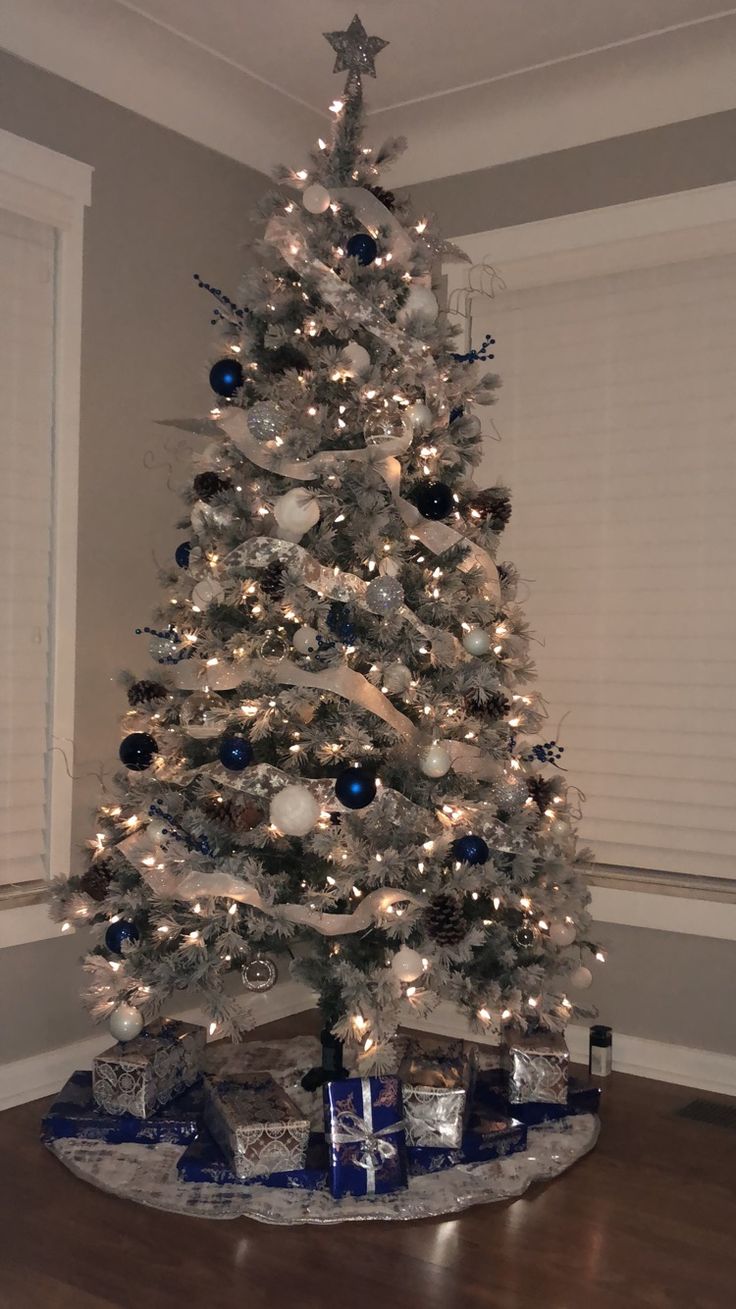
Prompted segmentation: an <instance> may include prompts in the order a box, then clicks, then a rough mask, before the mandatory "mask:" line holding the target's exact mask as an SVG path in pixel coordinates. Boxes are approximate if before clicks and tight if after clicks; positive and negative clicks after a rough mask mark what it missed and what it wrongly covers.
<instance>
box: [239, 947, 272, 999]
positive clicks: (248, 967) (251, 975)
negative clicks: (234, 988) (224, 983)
mask: <svg viewBox="0 0 736 1309" xmlns="http://www.w3.org/2000/svg"><path fill="white" fill-rule="evenodd" d="M241 972H242V978H243V985H244V986H247V988H248V990H249V991H270V990H271V987H272V986H274V985H275V983H276V979H277V978H278V975H279V974H278V969H277V967H276V965H275V963H274V962H273V959H267V958H266V957H265V956H264V955H256V957H255V959H249V960H248V962H247V963H246V964H243V967H242V970H241Z"/></svg>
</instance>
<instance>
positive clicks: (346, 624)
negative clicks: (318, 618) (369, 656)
mask: <svg viewBox="0 0 736 1309" xmlns="http://www.w3.org/2000/svg"><path fill="white" fill-rule="evenodd" d="M351 618H352V615H351V613H350V610H349V609H348V606H347V605H344V604H341V603H340V601H339V600H336V601H335V602H334V603H333V604H331V605H330V608H329V612H328V614H327V626H328V627H329V629H330V631H331V632H333V633H334V634H335V636H336V637H337V639H338V641H342V642H343V643H344V644H345V645H350V643H351V641H352V640H353V639H354V637H355V628H354V626H353V624H352V622H351Z"/></svg>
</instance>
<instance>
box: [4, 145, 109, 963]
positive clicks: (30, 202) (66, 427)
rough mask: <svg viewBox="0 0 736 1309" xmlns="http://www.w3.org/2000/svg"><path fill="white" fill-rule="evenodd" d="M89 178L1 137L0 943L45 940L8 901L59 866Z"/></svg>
mask: <svg viewBox="0 0 736 1309" xmlns="http://www.w3.org/2000/svg"><path fill="white" fill-rule="evenodd" d="M90 175H91V170H90V169H89V168H88V167H87V166H86V165H84V164H80V163H78V162H77V161H76V160H71V159H66V158H65V157H64V156H62V155H58V154H56V153H55V152H53V151H50V150H46V149H44V148H42V147H40V146H37V145H33V144H32V143H30V142H27V141H23V140H21V139H20V138H18V137H15V136H12V135H11V134H10V133H6V132H0V393H1V394H2V406H0V429H1V439H0V601H1V603H2V613H3V642H2V654H0V707H1V715H0V942H2V943H8V942H11V943H14V942H16V941H18V940H23V939H34V938H35V937H37V936H38V935H45V934H46V932H45V929H44V926H43V914H44V913H45V910H43V906H40V905H39V906H37V909H39V910H41V911H42V913H36V914H35V915H34V914H33V913H32V912H30V910H29V907H28V904H27V903H26V904H25V905H24V906H23V907H22V909H16V908H7V907H6V906H8V905H10V906H15V905H16V904H17V902H18V900H19V899H21V900H23V901H26V902H27V901H29V900H32V899H33V898H34V896H35V898H40V897H41V896H42V894H43V889H44V883H45V882H46V881H47V879H48V878H49V876H51V875H52V874H54V873H57V872H65V871H66V870H67V869H68V862H69V847H70V830H71V800H72V793H71V788H72V781H71V774H72V771H73V745H72V740H73V726H74V724H73V703H74V701H73V693H74V680H73V679H74V643H75V637H76V633H75V624H74V618H75V591H76V513H77V471H78V454H77V445H78V405H79V351H80V331H81V313H80V310H81V276H82V262H81V249H82V246H81V242H82V221H83V213H84V206H85V204H87V203H89V193H90ZM32 908H33V906H31V909H32ZM14 915H15V916H14ZM34 920H37V927H36V928H35V929H34V928H32V927H31V923H32V922H33V921H34ZM26 929H30V932H31V935H30V937H29V936H28V935H27V934H26ZM55 930H56V929H55Z"/></svg>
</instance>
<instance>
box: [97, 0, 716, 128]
mask: <svg viewBox="0 0 736 1309" xmlns="http://www.w3.org/2000/svg"><path fill="white" fill-rule="evenodd" d="M117 3H118V4H120V5H122V7H123V8H126V9H129V10H133V11H135V12H136V13H138V14H145V15H146V17H148V18H150V19H153V20H154V21H155V22H157V23H161V24H163V25H164V26H165V27H166V28H167V29H168V30H169V31H170V32H176V33H177V34H178V35H180V36H183V37H185V38H186V39H187V40H190V41H194V42H196V43H197V44H198V45H200V46H202V47H204V48H206V49H208V50H210V51H212V52H214V53H216V54H217V55H219V56H221V57H222V58H224V59H227V60H229V61H230V62H232V63H234V64H236V65H237V67H238V68H240V69H242V70H243V72H247V73H249V74H250V75H251V76H253V75H255V76H256V77H260V78H264V79H265V80H266V81H267V82H269V83H270V84H271V86H273V87H276V88H278V90H280V91H282V92H283V93H284V94H285V95H290V96H294V97H295V98H296V99H298V100H300V101H301V102H302V103H304V104H307V105H309V106H310V107H311V108H313V109H316V110H318V111H319V110H322V109H324V107H325V105H327V104H329V102H330V100H331V99H332V98H333V93H334V91H335V89H336V84H337V86H338V87H339V86H340V85H341V83H342V81H343V80H344V75H343V77H342V78H340V77H337V76H335V77H333V76H332V63H333V60H334V54H333V52H332V50H331V49H330V48H329V46H328V45H327V43H326V41H325V40H324V37H323V35H322V33H323V32H327V31H333V30H336V29H344V28H345V27H347V25H348V23H349V22H350V19H351V18H352V16H353V14H354V13H355V9H356V5H357V8H358V11H359V13H360V17H361V19H362V20H363V23H364V26H365V27H366V30H367V31H368V34H369V35H370V36H381V37H383V38H384V39H385V40H387V41H388V42H389V46H388V48H387V49H386V50H383V51H382V52H381V54H380V55H379V56H378V59H377V74H378V76H377V78H376V80H375V82H374V81H372V80H370V81H367V83H366V85H367V87H368V89H369V97H368V98H369V102H370V107H371V108H372V109H376V110H378V109H386V108H389V107H393V106H396V105H404V104H407V103H410V102H412V101H415V100H423V99H425V98H427V97H428V96H433V97H434V96H440V95H446V94H448V93H449V92H453V91H456V90H457V89H458V88H464V87H468V86H475V85H477V84H479V83H482V82H489V81H492V80H494V79H496V78H501V77H511V76H513V75H515V74H519V73H521V72H524V71H526V70H528V69H531V68H537V67H539V65H541V64H550V63H553V62H557V61H558V60H563V59H573V58H578V57H579V56H581V55H583V54H585V53H587V52H590V51H593V50H600V49H602V48H603V47H606V46H611V45H618V44H620V43H622V42H624V41H627V42H628V41H635V40H640V39H643V38H646V37H649V36H651V34H652V33H657V32H661V31H662V30H664V29H666V30H670V29H672V28H673V27H678V26H681V25H684V24H691V23H699V22H703V21H704V20H706V21H707V20H709V19H711V18H713V17H714V16H715V15H720V14H722V13H723V12H724V10H725V8H726V6H724V4H723V3H719V0H454V3H451V0H362V4H361V3H360V0H307V2H306V3H305V0H206V3H203V2H202V0H117Z"/></svg>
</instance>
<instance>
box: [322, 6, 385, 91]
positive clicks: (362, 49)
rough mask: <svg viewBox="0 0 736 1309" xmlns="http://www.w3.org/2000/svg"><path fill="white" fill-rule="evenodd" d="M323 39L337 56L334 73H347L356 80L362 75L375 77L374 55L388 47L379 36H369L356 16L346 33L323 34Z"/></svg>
mask: <svg viewBox="0 0 736 1309" xmlns="http://www.w3.org/2000/svg"><path fill="white" fill-rule="evenodd" d="M324 37H325V40H326V41H329V43H330V45H331V46H332V49H333V50H334V51H335V52H336V54H337V59H336V60H335V67H334V68H333V70H332V71H333V72H334V73H344V72H347V73H349V74H350V75H351V77H356V78H357V79H358V80H360V78H361V76H362V75H363V74H364V73H367V74H368V76H369V77H375V76H376V64H375V59H376V55H377V54H380V52H381V51H382V50H383V48H384V46H387V45H388V41H384V40H382V38H381V37H380V36H369V35H368V33H367V32H366V30H365V28H364V26H363V24H362V23H361V21H360V18H359V17H358V15H357V14H356V15H355V17H354V19H353V21H352V23H351V24H350V26H349V27H348V29H347V31H345V32H325V33H324Z"/></svg>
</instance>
